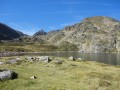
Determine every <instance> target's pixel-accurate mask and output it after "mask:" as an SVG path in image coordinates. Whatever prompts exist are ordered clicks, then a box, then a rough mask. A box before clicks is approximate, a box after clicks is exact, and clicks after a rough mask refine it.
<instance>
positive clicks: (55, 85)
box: [0, 56, 120, 90]
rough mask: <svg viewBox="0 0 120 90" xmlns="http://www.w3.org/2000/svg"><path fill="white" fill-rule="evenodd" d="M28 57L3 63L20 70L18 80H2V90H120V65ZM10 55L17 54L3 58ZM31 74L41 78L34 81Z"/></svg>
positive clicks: (0, 89) (3, 59)
mask: <svg viewBox="0 0 120 90" xmlns="http://www.w3.org/2000/svg"><path fill="white" fill-rule="evenodd" d="M26 57H27V56H24V57H23V56H21V57H20V58H21V59H22V63H21V64H19V65H17V64H12V65H10V64H8V65H7V64H5V65H0V69H12V70H14V71H15V72H17V73H18V79H14V80H8V81H1V82H0V90H120V66H110V65H106V64H102V63H97V62H90V61H70V60H68V59H67V58H60V57H50V59H51V60H52V61H51V62H50V63H45V62H37V61H36V62H27V61H26ZM10 58H15V57H4V58H1V59H0V60H2V61H7V60H9V59H10ZM57 60H59V61H61V62H62V63H57ZM31 76H36V77H37V78H36V79H34V80H33V79H30V77H31Z"/></svg>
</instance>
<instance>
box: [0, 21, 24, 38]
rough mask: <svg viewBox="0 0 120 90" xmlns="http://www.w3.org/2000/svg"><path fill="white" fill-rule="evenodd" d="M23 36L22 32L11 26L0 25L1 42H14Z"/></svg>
mask: <svg viewBox="0 0 120 90" xmlns="http://www.w3.org/2000/svg"><path fill="white" fill-rule="evenodd" d="M23 35H24V34H23V33H22V32H20V31H16V30H14V29H12V28H10V27H9V26H7V25H5V24H2V23H0V40H13V39H17V38H19V37H21V36H23Z"/></svg>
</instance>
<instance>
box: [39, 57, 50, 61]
mask: <svg viewBox="0 0 120 90" xmlns="http://www.w3.org/2000/svg"><path fill="white" fill-rule="evenodd" d="M38 60H39V61H44V62H47V63H48V62H49V61H50V59H49V57H48V56H41V57H38Z"/></svg>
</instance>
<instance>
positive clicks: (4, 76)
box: [0, 70, 18, 80]
mask: <svg viewBox="0 0 120 90" xmlns="http://www.w3.org/2000/svg"><path fill="white" fill-rule="evenodd" d="M17 77H18V74H17V73H15V72H14V71H11V70H0V80H9V79H15V78H17Z"/></svg>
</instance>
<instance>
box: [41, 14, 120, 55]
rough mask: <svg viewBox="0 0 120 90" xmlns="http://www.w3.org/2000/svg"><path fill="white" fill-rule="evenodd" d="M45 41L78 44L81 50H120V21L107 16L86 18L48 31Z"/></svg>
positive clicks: (65, 45) (56, 43)
mask: <svg viewBox="0 0 120 90" xmlns="http://www.w3.org/2000/svg"><path fill="white" fill-rule="evenodd" d="M42 39H43V40H44V41H47V42H48V43H50V44H54V45H56V46H63V47H66V48H67V47H68V46H69V45H70V44H72V45H74V46H77V48H78V50H79V51H80V52H92V53H98V52H120V21H117V20H115V19H113V18H110V17H106V16H96V17H89V18H86V19H84V20H83V21H82V22H80V23H77V24H75V25H72V26H67V27H65V28H64V29H62V30H59V31H56V32H53V33H51V32H50V33H48V34H47V35H45V36H44V38H43V37H42Z"/></svg>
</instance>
